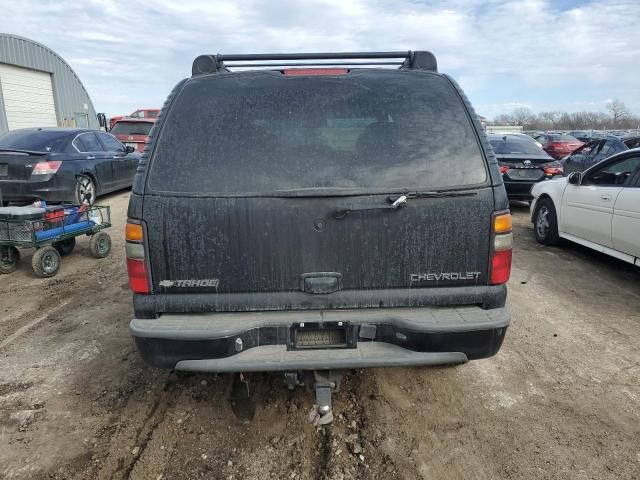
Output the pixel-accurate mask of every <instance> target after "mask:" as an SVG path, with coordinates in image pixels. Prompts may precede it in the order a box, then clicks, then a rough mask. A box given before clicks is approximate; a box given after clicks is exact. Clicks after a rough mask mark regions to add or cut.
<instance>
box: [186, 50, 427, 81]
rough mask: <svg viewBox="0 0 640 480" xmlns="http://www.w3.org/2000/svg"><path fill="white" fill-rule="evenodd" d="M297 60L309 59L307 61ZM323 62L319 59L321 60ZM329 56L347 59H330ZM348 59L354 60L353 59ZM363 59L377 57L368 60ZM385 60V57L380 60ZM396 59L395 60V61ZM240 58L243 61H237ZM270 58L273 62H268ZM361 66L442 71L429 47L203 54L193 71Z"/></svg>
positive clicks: (196, 61)
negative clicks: (336, 51) (339, 51)
mask: <svg viewBox="0 0 640 480" xmlns="http://www.w3.org/2000/svg"><path fill="white" fill-rule="evenodd" d="M295 60H305V62H304V63H299V62H295ZM319 60H320V61H321V62H318V61H319ZM327 60H343V61H339V62H327ZM344 60H354V61H353V62H350V61H344ZM363 60H376V61H373V62H364V61H363ZM379 60H383V61H379ZM391 60H393V61H391ZM237 62H240V63H237ZM264 62H270V63H264ZM337 65H340V66H358V65H367V66H370V65H398V67H399V68H401V69H408V70H413V69H420V70H432V71H434V72H437V71H438V63H437V61H436V57H435V56H434V55H433V53H431V52H428V51H426V50H418V51H415V52H412V51H410V50H409V51H405V52H342V53H255V54H254V53H249V54H231V55H229V54H227V55H223V54H217V55H200V56H199V57H197V58H196V59H195V60H194V61H193V66H192V68H191V74H192V75H193V76H196V75H207V74H211V73H220V72H230V70H229V68H232V67H273V68H278V67H313V66H337Z"/></svg>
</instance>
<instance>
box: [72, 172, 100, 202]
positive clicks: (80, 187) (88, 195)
mask: <svg viewBox="0 0 640 480" xmlns="http://www.w3.org/2000/svg"><path fill="white" fill-rule="evenodd" d="M75 201H76V203H79V204H82V203H84V202H85V201H87V202H88V203H89V205H93V203H94V202H95V201H96V184H95V183H94V182H93V180H92V179H91V177H88V176H87V175H78V176H77V177H76V193H75Z"/></svg>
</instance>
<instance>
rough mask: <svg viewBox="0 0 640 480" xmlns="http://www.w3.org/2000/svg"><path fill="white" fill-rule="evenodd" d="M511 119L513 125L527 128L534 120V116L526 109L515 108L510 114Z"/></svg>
mask: <svg viewBox="0 0 640 480" xmlns="http://www.w3.org/2000/svg"><path fill="white" fill-rule="evenodd" d="M511 117H512V118H513V122H514V124H515V125H520V126H522V127H524V128H529V127H530V126H531V125H533V123H534V122H535V120H536V116H535V114H534V113H533V112H532V111H531V110H529V109H528V108H523V107H521V108H516V109H514V110H513V111H512V112H511Z"/></svg>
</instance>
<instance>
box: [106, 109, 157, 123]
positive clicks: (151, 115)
mask: <svg viewBox="0 0 640 480" xmlns="http://www.w3.org/2000/svg"><path fill="white" fill-rule="evenodd" d="M159 114H160V109H159V108H139V109H138V110H136V111H135V112H133V113H130V114H129V115H117V116H115V117H111V118H110V119H109V125H110V128H113V126H114V125H115V124H116V122H119V121H120V120H123V119H125V118H146V119H147V120H149V119H154V120H155V119H156V118H158V115H159Z"/></svg>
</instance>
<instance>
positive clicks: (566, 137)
mask: <svg viewBox="0 0 640 480" xmlns="http://www.w3.org/2000/svg"><path fill="white" fill-rule="evenodd" d="M549 140H551V141H552V142H579V141H580V140H578V139H577V138H576V137H574V136H572V135H549Z"/></svg>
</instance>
